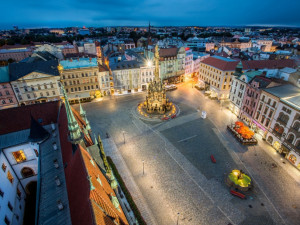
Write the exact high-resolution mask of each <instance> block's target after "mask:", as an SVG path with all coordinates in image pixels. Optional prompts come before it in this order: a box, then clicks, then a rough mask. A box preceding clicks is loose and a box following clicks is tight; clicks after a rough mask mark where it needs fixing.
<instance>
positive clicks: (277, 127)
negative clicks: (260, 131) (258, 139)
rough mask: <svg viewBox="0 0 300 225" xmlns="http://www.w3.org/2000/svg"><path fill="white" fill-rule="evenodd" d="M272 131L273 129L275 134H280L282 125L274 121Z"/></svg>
mask: <svg viewBox="0 0 300 225" xmlns="http://www.w3.org/2000/svg"><path fill="white" fill-rule="evenodd" d="M274 131H275V132H276V133H277V134H279V135H281V134H282V133H283V127H281V126H279V124H278V123H276V124H275V127H274Z"/></svg>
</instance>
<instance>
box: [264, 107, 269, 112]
mask: <svg viewBox="0 0 300 225" xmlns="http://www.w3.org/2000/svg"><path fill="white" fill-rule="evenodd" d="M268 110H269V107H268V106H267V107H266V108H265V111H264V114H267V112H268Z"/></svg>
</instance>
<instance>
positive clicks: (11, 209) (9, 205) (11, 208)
mask: <svg viewBox="0 0 300 225" xmlns="http://www.w3.org/2000/svg"><path fill="white" fill-rule="evenodd" d="M7 207H8V208H9V210H10V211H13V207H12V205H11V203H10V202H9V201H8V203H7Z"/></svg>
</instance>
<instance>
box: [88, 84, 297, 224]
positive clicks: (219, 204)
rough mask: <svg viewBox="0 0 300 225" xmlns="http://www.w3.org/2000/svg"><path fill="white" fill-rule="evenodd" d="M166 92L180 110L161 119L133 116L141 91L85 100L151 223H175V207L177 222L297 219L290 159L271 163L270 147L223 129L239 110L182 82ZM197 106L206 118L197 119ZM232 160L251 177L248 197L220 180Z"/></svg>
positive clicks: (95, 127) (96, 127)
mask: <svg viewBox="0 0 300 225" xmlns="http://www.w3.org/2000/svg"><path fill="white" fill-rule="evenodd" d="M168 95H169V96H170V98H171V100H172V101H174V102H175V103H176V104H177V105H178V106H179V107H180V110H181V113H180V116H179V117H178V118H176V119H174V120H171V121H168V122H165V123H151V122H147V121H146V122H145V121H141V120H140V119H138V118H135V117H134V114H132V108H133V106H134V105H137V104H138V103H139V102H140V101H141V100H143V99H144V97H145V95H143V94H139V95H135V96H126V97H122V98H115V99H111V100H107V101H102V102H93V103H86V104H83V107H84V108H85V109H86V110H87V116H88V118H89V120H90V123H91V126H92V129H93V131H94V132H96V133H97V132H99V133H100V134H101V135H102V137H104V136H105V135H104V134H105V133H106V132H108V133H109V134H110V137H111V138H110V139H111V142H112V143H111V144H112V145H115V146H116V148H114V154H115V155H114V154H113V155H112V157H113V159H114V157H115V159H114V160H115V161H116V162H115V164H116V165H117V167H118V169H120V170H121V171H120V172H121V174H122V173H123V171H124V175H123V176H125V177H126V179H127V177H128V176H131V177H132V179H133V180H132V182H133V181H134V182H135V183H136V185H137V186H136V187H137V189H138V190H139V191H140V192H139V193H141V194H142V195H143V198H142V201H143V202H146V205H147V206H146V207H145V208H146V214H148V216H147V215H146V216H145V217H146V218H152V217H154V218H155V221H154V222H153V220H152V222H151V219H148V221H150V223H149V224H155V223H157V224H162V225H165V224H166V225H168V224H176V223H177V213H180V215H179V224H195V225H196V224H197V225H198V224H224V225H227V224H229V223H231V224H241V225H244V224H245V225H247V224H249V225H254V224H258V225H260V224H262V225H263V224H298V221H299V219H300V215H299V212H298V208H299V207H300V205H299V204H300V201H299V200H300V192H299V191H298V190H299V184H298V183H297V181H296V180H295V179H294V178H292V176H291V175H290V174H289V173H287V172H286V170H287V169H284V167H287V168H288V169H290V168H291V169H294V168H292V167H291V165H289V164H288V163H286V164H283V163H281V164H282V166H281V165H278V166H277V167H276V168H272V166H271V165H272V163H276V162H277V161H274V157H275V158H276V157H277V158H278V156H277V155H274V157H271V156H272V154H273V152H272V153H271V154H270V152H267V153H266V152H265V151H263V150H262V148H264V149H265V150H266V149H267V150H268V151H269V150H270V151H271V149H270V148H269V147H270V146H268V145H266V144H265V143H264V142H260V144H259V146H257V147H255V148H253V147H250V148H249V149H248V148H246V147H243V146H241V145H239V144H238V143H237V142H236V141H235V139H233V137H232V136H231V135H230V134H229V133H228V132H227V131H226V125H227V124H229V123H231V122H234V121H235V119H236V117H234V116H233V115H232V114H230V113H229V112H228V111H227V110H226V109H222V108H221V107H220V106H219V105H218V104H217V103H216V101H212V100H209V99H205V97H204V96H203V94H202V93H201V92H199V91H198V90H196V89H192V88H191V87H188V86H187V84H184V85H182V86H181V87H179V88H178V90H176V91H173V92H169V93H168ZM199 107H200V109H201V110H206V111H207V114H208V119H206V120H203V119H200V113H199V112H197V109H198V108H199ZM123 131H124V135H123ZM124 141H125V143H124ZM108 146H109V145H108ZM106 148H109V147H106ZM267 150H266V151H267ZM106 151H109V150H106ZM117 154H120V155H119V156H120V157H118V156H117ZM210 154H214V156H215V157H216V159H217V164H212V163H211V162H210V159H209V155H210ZM120 159H122V160H120ZM278 160H279V161H280V158H279V159H278ZM143 161H144V163H143ZM125 164H126V165H125ZM143 164H144V174H143ZM124 165H125V166H126V167H127V169H128V171H127V172H126V171H125V170H127V169H123V168H122V167H123V166H124ZM236 167H238V168H241V169H244V170H245V171H247V172H248V173H249V174H250V175H251V176H252V178H254V184H255V188H254V191H253V192H252V193H251V194H250V195H251V196H249V198H248V199H247V200H240V199H237V198H234V197H232V196H231V195H230V194H229V191H228V188H227V187H226V186H225V185H224V183H223V179H224V173H226V172H228V171H229V170H231V169H233V168H236ZM292 171H293V170H292ZM294 172H296V171H294ZM294 172H292V174H294ZM297 172H298V171H297ZM294 177H297V176H294ZM126 185H127V182H126ZM129 186H130V185H129ZM130 189H131V188H130ZM132 191H134V189H132ZM137 204H138V205H139V204H140V202H138V203H137ZM249 205H250V206H249ZM141 211H142V212H144V209H142V210H141ZM146 218H145V219H146Z"/></svg>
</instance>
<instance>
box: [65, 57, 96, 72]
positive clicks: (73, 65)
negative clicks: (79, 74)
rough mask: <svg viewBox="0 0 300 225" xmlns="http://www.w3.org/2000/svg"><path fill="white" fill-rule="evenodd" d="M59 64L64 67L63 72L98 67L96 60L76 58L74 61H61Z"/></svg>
mask: <svg viewBox="0 0 300 225" xmlns="http://www.w3.org/2000/svg"><path fill="white" fill-rule="evenodd" d="M60 64H61V65H62V66H63V67H64V70H70V69H78V68H88V67H98V63H97V58H78V59H74V60H72V59H71V60H62V61H60Z"/></svg>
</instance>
